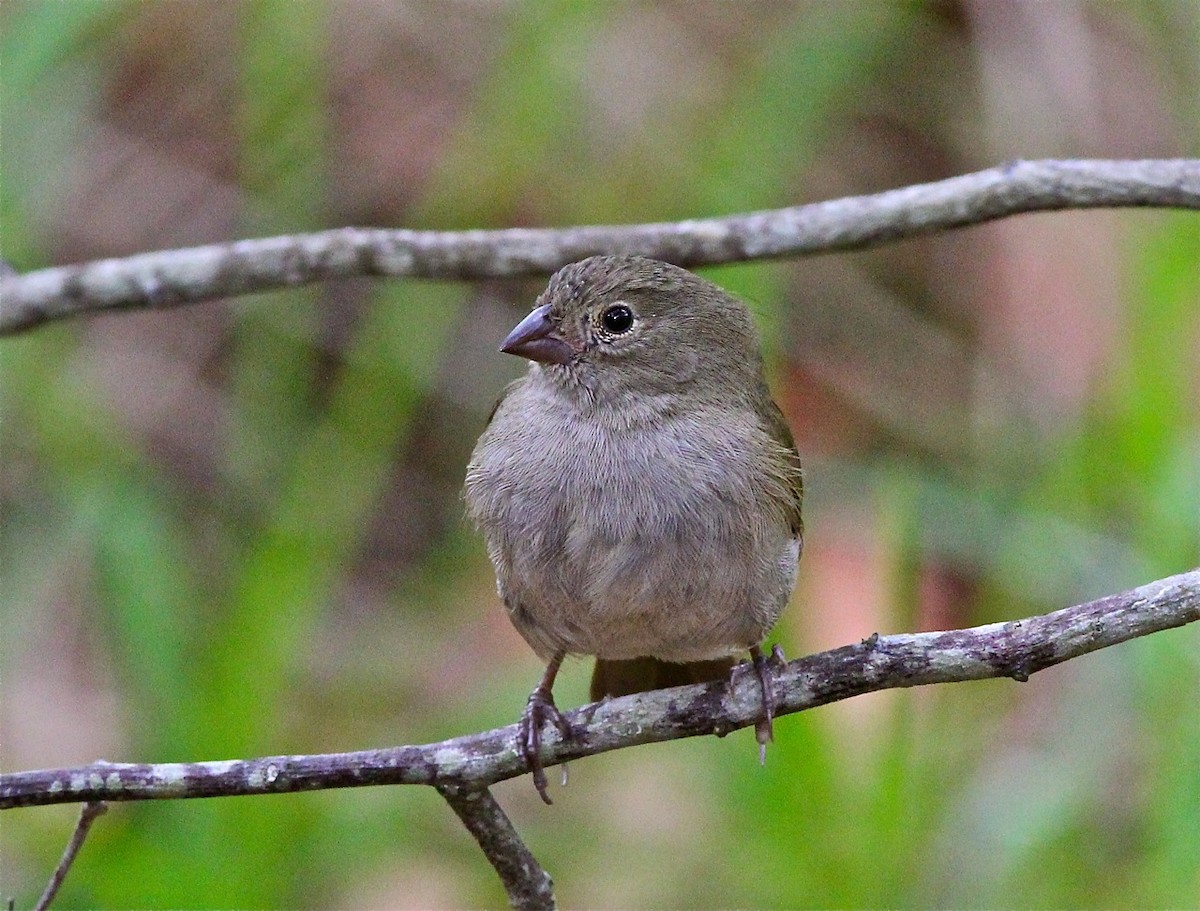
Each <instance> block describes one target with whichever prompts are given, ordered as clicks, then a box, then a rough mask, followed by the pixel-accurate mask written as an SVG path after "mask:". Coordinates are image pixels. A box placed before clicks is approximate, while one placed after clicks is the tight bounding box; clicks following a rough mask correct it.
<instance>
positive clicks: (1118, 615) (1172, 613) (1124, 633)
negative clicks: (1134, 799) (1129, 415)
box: [0, 569, 1200, 837]
mask: <svg viewBox="0 0 1200 911" xmlns="http://www.w3.org/2000/svg"><path fill="white" fill-rule="evenodd" d="M1196 620H1200V569H1197V570H1193V571H1192V572H1188V573H1183V574H1182V575H1178V576H1172V577H1170V578H1168V579H1161V580H1159V581H1157V582H1152V583H1150V584H1149V585H1144V586H1142V587H1141V588H1135V589H1133V590H1132V591H1127V592H1124V593H1122V594H1119V595H1110V596H1109V597H1107V598H1100V599H1099V600H1097V601H1090V602H1088V603H1086V604H1080V605H1076V606H1075V607H1068V608H1065V609H1064V610H1060V611H1055V612H1054V613H1050V614H1044V615H1042V616H1038V617H1030V618H1028V619H1025V620H1013V621H1008V622H1005V623H992V624H988V625H987V626H979V627H975V628H974V629H963V630H951V631H949V632H938V633H916V634H911V635H896V636H872V637H871V638H870V639H868V640H867V641H865V642H862V643H860V644H857V645H847V646H843V647H841V648H836V649H833V650H831V651H827V652H821V653H819V654H816V655H809V656H808V657H806V658H801V659H799V660H796V661H792V662H789V663H788V664H787V665H786V667H785V668H784V670H783V671H782V672H781V673H780V675H779V677H778V678H777V679H778V682H777V684H776V693H777V695H778V697H779V702H780V705H779V709H778V714H780V715H785V714H790V713H792V712H799V711H802V710H804V709H809V708H813V707H814V706H818V705H825V704H827V703H830V702H836V701H838V700H841V699H846V698H848V697H850V696H857V695H859V694H860V693H869V692H873V691H875V690H883V689H889V688H892V687H908V686H920V685H923V684H927V683H950V682H955V681H964V680H981V679H985V678H989V677H1012V678H1015V679H1017V680H1025V679H1026V678H1028V677H1029V675H1030V674H1033V673H1035V672H1037V671H1040V670H1042V669H1044V668H1047V667H1051V666H1053V665H1055V664H1060V663H1061V662H1063V661H1067V660H1069V659H1071V658H1076V657H1078V656H1080V655H1084V654H1087V653H1088V652H1093V651H1095V650H1097V649H1101V648H1105V647H1107V646H1110V645H1115V644H1117V643H1119V642H1125V641H1127V640H1129V639H1134V638H1137V637H1138V636H1145V635H1148V634H1149V633H1153V632H1157V631H1159V630H1164V629H1169V628H1171V627H1176V626H1183V625H1184V624H1186V623H1193V622H1195V621H1196ZM760 709H761V696H760V692H759V685H758V681H757V679H756V678H755V676H754V674H753V673H742V674H736V675H735V676H734V681H733V683H732V684H731V685H729V684H725V683H709V684H700V685H695V686H686V687H678V688H675V689H670V690H659V691H656V692H653V693H642V694H639V695H636V696H626V697H623V698H621V699H613V700H610V701H608V702H602V703H596V704H594V705H588V706H584V707H583V708H580V709H577V710H575V711H574V712H571V713H569V714H568V715H567V717H568V719H569V720H570V722H571V725H572V727H573V728H574V729H575V731H576V737H575V738H574V739H572V740H569V741H563V740H562V739H561V738H560V737H558V735H557V733H556V732H555V731H554V730H553V729H551V728H547V730H546V732H545V738H546V739H545V740H544V741H543V743H544V744H545V748H544V752H543V762H544V763H545V764H546V765H547V766H549V765H554V764H557V763H560V762H565V761H566V760H569V759H578V758H580V757H583V756H590V755H592V754H595V753H603V752H606V751H608V750H615V749H620V748H622V747H628V746H633V745H635V744H639V743H652V742H658V741H663V740H674V739H677V738H680V737H694V736H697V735H701V734H717V735H723V734H727V733H729V732H730V731H733V730H736V729H738V728H742V727H746V726H748V725H752V724H754V722H755V721H756V720H757V718H758V715H759V713H760ZM515 743H516V725H510V726H508V727H505V728H498V729H496V730H493V731H485V732H482V733H478V734H468V735H466V736H464V737H458V738H455V739H454V740H446V741H443V742H442V743H434V744H427V745H424V746H402V747H393V748H390V749H382V750H365V751H363V752H358V753H333V754H327V755H312V756H270V757H265V758H262V759H234V760H229V761H225V762H191V763H164V764H159V765H135V764H129V763H111V762H96V763H93V764H91V765H89V766H83V767H80V768H73V769H47V770H41V771H33V772H16V773H12V774H8V775H0V809H9V808H12V807H22V806H35V805H42V804H51V803H71V802H80V801H94V800H109V801H113V800H152V799H162V798H184V797H228V796H234V795H245V794H270V793H280V792H287V791H306V790H316V789H323V788H344V787H358V786H363V785H381V784H427V785H435V786H438V787H439V789H441V790H442V791H443V793H444V794H448V795H449V797H448V799H450V798H451V797H455V796H456V794H457V793H458V792H457V791H455V789H456V788H464V789H466V791H464V792H463V793H467V792H470V791H475V792H478V791H479V790H480V789H481V788H485V787H487V786H488V785H490V784H492V783H494V782H497V781H502V780H504V779H507V778H513V777H515V776H517V775H521V774H523V773H524V772H525V771H526V769H525V764H524V761H523V760H522V759H521V757H520V756H519V754H518V753H517V751H516V749H515ZM459 802H460V803H462V801H459ZM451 803H452V804H454V803H455V801H454V800H451ZM458 809H459V807H457V806H456V810H458ZM460 812H461V811H460ZM489 826H491V827H492V829H493V830H494V832H500V830H502V829H503V826H502V825H499V824H497V823H495V821H494V820H493V822H491V823H489ZM472 831H474V830H472ZM501 834H502V832H501ZM489 837H498V836H496V835H495V834H493V835H492V836H489Z"/></svg>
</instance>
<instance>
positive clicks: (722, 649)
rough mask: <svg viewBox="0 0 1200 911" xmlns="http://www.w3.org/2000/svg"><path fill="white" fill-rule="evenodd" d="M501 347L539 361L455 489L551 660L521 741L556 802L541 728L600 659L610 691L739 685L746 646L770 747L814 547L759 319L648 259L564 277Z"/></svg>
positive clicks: (513, 388) (501, 581)
mask: <svg viewBox="0 0 1200 911" xmlns="http://www.w3.org/2000/svg"><path fill="white" fill-rule="evenodd" d="M500 351H501V352H504V353H507V354H511V355H515V356H518V357H521V358H524V359H526V360H527V361H528V362H529V365H528V370H527V372H526V373H525V375H524V376H523V377H521V378H520V379H518V380H516V381H515V382H513V383H511V384H510V385H509V386H508V387H507V388H506V389H505V390H504V392H503V394H502V396H501V398H500V400H499V401H498V402H497V404H496V406H495V408H494V409H493V411H492V413H491V415H490V417H489V419H488V422H487V425H486V427H485V429H484V430H483V432H482V434H481V436H480V437H479V440H478V443H477V444H476V446H475V449H474V451H473V453H472V455H471V458H470V461H469V464H468V466H467V472H466V480H465V484H464V489H463V496H464V499H465V502H466V507H467V512H468V515H469V516H470V518H471V519H472V520H473V522H474V524H475V526H476V527H477V528H478V529H479V531H480V532H481V533H482V536H483V538H484V540H485V542H486V545H487V551H488V556H489V557H490V559H491V562H492V564H493V567H494V568H495V572H496V583H497V590H498V592H499V595H500V598H501V600H502V601H503V603H504V606H505V608H506V610H507V613H508V617H509V619H510V620H511V621H512V623H513V625H514V626H515V627H516V629H517V631H518V632H519V633H520V634H521V636H522V637H523V638H524V639H525V641H526V642H527V643H528V644H529V645H530V646H531V647H532V649H533V651H534V652H535V653H536V654H537V655H538V656H539V657H540V658H542V659H543V660H544V661H545V662H546V669H545V673H544V674H543V675H542V678H541V680H540V681H539V683H538V685H537V686H536V687H535V688H534V690H533V692H532V693H531V694H530V696H529V699H528V701H527V703H526V706H525V710H524V712H523V713H522V716H521V719H520V723H519V725H518V731H517V745H518V750H519V752H520V753H521V754H522V756H523V758H524V759H525V762H526V767H527V768H528V769H529V770H530V771H531V772H532V774H533V781H534V785H535V787H536V789H537V791H538V794H539V795H540V796H541V798H542V799H543V800H544V801H545V802H546V803H550V802H551V800H550V797H549V794H548V792H547V787H546V776H545V772H544V769H543V768H542V762H541V758H540V752H541V743H542V731H543V728H544V727H545V725H546V724H553V725H554V726H555V727H556V728H557V729H558V730H559V732H560V733H561V734H562V736H563V737H564V738H566V739H569V738H570V737H571V736H572V735H573V731H572V728H571V726H570V724H569V723H568V722H567V720H566V718H565V716H564V715H563V714H562V712H561V711H560V710H559V709H558V707H557V705H556V704H555V702H554V697H553V686H554V681H555V678H556V676H557V674H558V671H559V668H560V666H561V664H562V662H563V660H564V659H565V658H566V656H568V655H578V656H594V657H595V659H596V663H595V668H594V671H593V675H592V682H591V691H590V692H591V697H592V699H593V700H600V699H603V698H605V697H616V696H622V695H627V694H630V693H635V692H642V691H646V690H651V689H658V688H662V687H666V686H677V685H681V684H685V683H693V682H703V681H707V680H718V679H723V678H726V677H728V675H729V674H730V672H731V669H732V668H733V667H734V665H735V663H736V661H737V657H738V656H739V655H743V654H745V653H747V652H748V653H749V654H750V656H751V659H752V662H753V665H754V667H755V669H756V671H757V673H758V677H759V680H760V682H761V687H762V717H761V718H760V721H759V723H758V725H757V729H758V733H759V743H760V748H761V749H765V744H766V742H767V741H768V740H769V739H771V738H772V736H773V729H772V724H773V717H774V708H775V705H774V703H775V696H774V692H773V687H772V684H771V677H770V667H769V665H770V663H771V662H772V660H773V659H774V660H776V661H781V660H782V653H781V652H780V651H778V647H776V651H775V652H774V653H773V659H769V658H767V657H765V656H764V655H763V652H762V644H763V642H764V640H765V638H766V636H767V634H768V633H769V632H770V630H771V629H772V627H773V626H774V625H775V623H776V621H777V620H778V618H779V616H780V614H781V612H782V611H783V609H784V607H785V605H786V604H787V602H788V600H789V599H790V597H791V594H792V591H793V589H794V587H795V583H796V574H797V567H798V563H799V560H800V554H801V551H802V549H803V541H804V529H803V521H802V518H801V506H802V502H803V494H804V481H803V473H802V469H801V464H800V456H799V454H798V453H797V450H796V445H795V442H794V441H793V437H792V433H791V431H790V429H789V427H788V424H787V422H786V421H785V419H784V417H783V414H782V412H781V411H780V409H779V407H778V405H776V403H775V401H774V399H773V398H772V397H771V393H770V390H769V388H768V386H767V381H766V377H765V374H764V370H763V358H762V352H761V343H760V341H759V337H758V333H757V331H756V328H755V325H754V321H753V319H752V317H751V315H750V312H749V310H748V309H747V307H746V306H745V304H743V303H742V302H741V301H740V300H738V299H737V298H736V297H734V296H733V295H731V294H729V293H727V292H726V291H724V290H723V289H722V288H720V287H718V286H717V285H715V284H713V283H712V282H709V281H707V280H705V279H704V278H701V277H700V276H698V275H695V274H693V273H692V272H689V271H687V270H685V269H683V268H680V267H678V266H675V265H671V264H669V263H666V262H660V261H657V260H654V259H648V258H645V257H640V256H627V255H610V256H592V257H589V258H587V259H583V260H581V261H579V262H575V263H571V264H569V265H566V266H564V267H563V268H561V269H560V270H559V271H558V272H556V273H555V274H554V275H553V276H552V277H551V279H550V281H549V284H548V285H547V287H546V289H545V290H544V291H543V292H542V293H541V294H540V295H539V297H538V298H537V300H536V301H535V304H534V307H533V310H532V311H531V312H530V313H529V315H528V316H526V317H525V318H524V319H522V320H521V321H520V322H519V323H518V324H517V325H516V327H515V328H513V330H512V331H511V332H510V333H509V334H508V336H507V337H506V338H505V339H504V341H503V343H502V344H501V346H500Z"/></svg>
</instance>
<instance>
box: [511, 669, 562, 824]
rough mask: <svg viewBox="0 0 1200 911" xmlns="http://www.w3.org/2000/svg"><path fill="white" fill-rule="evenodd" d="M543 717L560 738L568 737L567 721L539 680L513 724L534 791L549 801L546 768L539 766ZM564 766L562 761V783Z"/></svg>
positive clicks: (548, 689)
mask: <svg viewBox="0 0 1200 911" xmlns="http://www.w3.org/2000/svg"><path fill="white" fill-rule="evenodd" d="M547 721H549V722H551V723H553V725H554V726H555V727H556V728H558V732H559V733H560V734H561V735H562V737H563V739H564V740H570V739H571V737H572V736H573V731H572V730H571V724H570V722H568V721H567V719H566V717H565V716H564V715H563V713H562V712H560V711H559V710H558V706H557V705H555V704H554V696H553V694H551V692H550V687H548V686H546V685H545V684H544V683H542V684H539V685H538V686H537V687H536V688H535V689H534V691H533V692H532V693H530V694H529V701H528V702H526V703H525V711H524V712H522V713H521V721H520V723H519V724H518V725H517V749H518V750H520V752H521V755H522V756H523V757H524V759H525V765H526V766H528V768H529V771H530V772H532V773H533V786H534V787H535V788H537V792H538V795H539V796H540V797H541V798H542V800H544V801H545V802H546V803H548V804H549V803H553V801H552V800H551V799H550V795H549V794H548V793H547V792H546V784H547V782H546V770H545V769H544V768H543V767H542V726H543V725H545V723H546V722H547ZM565 769H566V767H565V765H564V773H563V780H564V783H565V781H566V772H565Z"/></svg>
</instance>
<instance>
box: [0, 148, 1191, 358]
mask: <svg viewBox="0 0 1200 911" xmlns="http://www.w3.org/2000/svg"><path fill="white" fill-rule="evenodd" d="M1128 206H1157V207H1178V208H1187V209H1200V160H1197V159H1171V160H1145V161H1098V160H1062V161H1058V160H1045V161H1014V162H1010V163H1009V164H1006V165H1002V166H1000V167H996V168H989V169H988V170H986V171H979V172H977V173H974V174H964V175H962V176H960V177H952V178H950V179H948V180H940V181H937V182H936V183H926V184H918V185H915V186H910V187H903V188H901V189H896V190H889V191H887V192H884V193H876V194H873V195H869V196H854V197H847V198H845V199H834V200H829V201H827V202H819V203H813V204H811V205H804V206H792V207H789V208H785V209H771V210H767V211H761V212H750V213H745V214H741V215H730V216H725V217H718V218H699V219H689V220H688V221H681V222H673V223H658V224H641V225H592V226H583V227H571V228H544V229H524V228H512V229H507V230H498V231H412V230H404V229H395V230H389V229H383V228H338V229H335V230H331V231H321V232H318V233H314V234H296V235H290V236H284V237H268V238H261V239H257V240H241V241H236V242H233V243H226V244H212V245H209V246H204V247H191V248H188V249H182V250H162V251H156V252H153V253H141V254H137V255H135V256H128V257H124V258H121V259H105V260H98V261H96V262H91V263H83V264H80V265H71V266H56V267H53V268H49V269H39V270H37V271H34V272H28V273H25V274H23V275H6V274H4V273H3V270H2V269H0V335H7V334H12V333H15V332H19V331H21V330H24V329H29V328H31V327H33V326H36V325H38V324H40V323H44V322H47V321H50V320H56V319H63V318H66V317H70V316H74V315H78V314H81V313H88V312H94V311H99V310H113V309H144V308H154V307H168V306H175V305H179V304H190V303H197V302H199V301H205V300H213V299H215V298H218V297H232V296H235V295H240V294H250V293H253V292H256V291H267V290H272V289H279V288H288V287H294V286H296V285H304V284H309V283H312V282H317V281H324V280H327V279H333V278H346V277H350V276H361V275H375V276H392V277H414V278H439V279H479V278H506V277H515V276H526V275H548V274H549V273H551V272H553V271H554V270H556V269H558V268H559V267H560V266H563V265H565V264H566V263H569V262H573V261H575V260H577V259H582V258H584V257H585V256H591V255H592V254H596V253H640V254H642V255H645V256H651V257H654V258H656V259H663V260H667V261H669V262H673V263H675V264H677V265H680V266H703V265H713V264H716V263H730V262H743V261H746V260H757V259H769V258H772V257H781V256H796V255H800V254H806V253H818V252H828V251H833V250H850V249H859V248H863V247H871V246H876V245H878V244H882V243H886V242H888V241H893V240H897V239H900V238H905V237H914V236H916V235H920V234H928V233H930V232H933V231H938V230H943V229H946V228H956V227H962V226H964V225H973V224H979V223H981V222H985V221H991V220H993V219H997V218H1004V217H1006V216H1009V215H1015V214H1017V213H1020V212H1035V211H1045V210H1051V209H1087V208H1100V207H1109V208H1111V207H1128Z"/></svg>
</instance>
